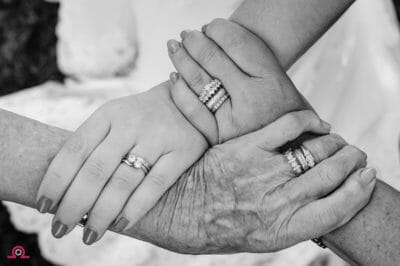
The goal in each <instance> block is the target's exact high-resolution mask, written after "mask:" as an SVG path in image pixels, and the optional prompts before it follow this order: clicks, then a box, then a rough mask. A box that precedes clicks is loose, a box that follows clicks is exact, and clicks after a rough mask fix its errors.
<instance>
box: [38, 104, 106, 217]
mask: <svg viewBox="0 0 400 266" xmlns="http://www.w3.org/2000/svg"><path fill="white" fill-rule="evenodd" d="M109 129H110V124H109V121H108V120H107V119H105V118H104V114H103V112H102V111H101V110H98V111H96V112H95V113H94V114H93V115H92V116H91V117H90V118H89V119H88V120H86V122H85V123H83V124H82V125H81V126H80V127H79V128H78V129H77V130H76V132H75V133H74V134H73V135H72V136H71V138H70V139H68V140H67V142H66V143H65V144H64V146H63V147H62V148H61V150H60V152H59V153H58V154H57V155H56V157H55V158H54V159H53V161H52V162H51V164H50V166H49V168H48V170H47V172H46V174H45V176H44V178H43V180H42V182H41V184H40V187H39V190H38V193H37V201H36V202H37V203H36V208H37V209H38V211H39V212H41V213H45V212H48V211H49V210H51V209H53V208H54V207H55V206H56V205H57V204H58V203H59V201H60V200H61V198H62V196H63V194H64V192H65V191H66V190H67V188H68V186H69V185H70V184H71V182H72V180H73V178H74V177H75V175H76V173H77V172H78V171H79V169H80V167H81V166H82V165H83V163H84V162H85V161H86V159H87V157H88V156H89V155H90V154H91V153H92V151H93V150H94V149H95V148H96V147H97V145H99V143H101V142H102V141H103V140H104V138H105V137H106V136H107V134H108V132H109Z"/></svg>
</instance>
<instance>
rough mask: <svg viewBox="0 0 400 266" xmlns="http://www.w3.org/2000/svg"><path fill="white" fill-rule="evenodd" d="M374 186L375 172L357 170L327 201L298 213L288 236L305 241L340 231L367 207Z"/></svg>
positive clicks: (291, 222)
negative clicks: (340, 228)
mask: <svg viewBox="0 0 400 266" xmlns="http://www.w3.org/2000/svg"><path fill="white" fill-rule="evenodd" d="M375 184H376V171H375V170H374V169H360V170H358V171H357V172H355V173H353V174H352V175H351V176H350V177H348V178H347V180H346V181H345V182H344V183H343V184H342V185H341V186H340V187H339V188H338V189H337V190H336V191H334V192H333V193H332V194H330V195H329V196H327V197H326V198H322V199H319V200H316V201H313V202H311V203H309V204H307V205H306V206H304V207H303V208H301V209H299V210H298V211H297V212H296V214H295V215H294V216H293V217H292V219H291V220H290V224H289V226H288V230H289V232H288V234H289V235H295V236H296V235H297V237H298V239H299V241H303V240H307V239H311V238H315V237H319V236H322V235H324V234H326V233H329V232H331V231H333V230H335V229H337V228H339V227H341V226H342V225H344V224H346V223H347V222H348V221H349V220H350V219H351V218H353V216H354V215H356V214H357V213H358V212H359V211H360V210H361V209H362V208H363V207H364V206H365V205H366V204H367V203H368V201H369V199H370V198H371V195H372V192H373V189H374V187H375ZM310 225H312V226H310Z"/></svg>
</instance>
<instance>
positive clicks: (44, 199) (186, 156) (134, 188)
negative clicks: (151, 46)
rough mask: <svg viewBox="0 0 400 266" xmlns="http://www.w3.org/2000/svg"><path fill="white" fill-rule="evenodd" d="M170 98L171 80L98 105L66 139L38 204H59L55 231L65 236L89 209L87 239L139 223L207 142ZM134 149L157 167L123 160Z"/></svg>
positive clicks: (45, 206)
mask: <svg viewBox="0 0 400 266" xmlns="http://www.w3.org/2000/svg"><path fill="white" fill-rule="evenodd" d="M207 147H208V144H207V141H206V140H205V139H204V137H203V136H202V135H201V134H200V133H199V132H198V131H197V130H196V129H195V128H194V127H193V126H192V125H191V124H190V123H189V122H187V120H186V119H185V117H184V116H183V115H182V114H181V113H180V112H179V110H178V109H177V108H176V106H175V105H174V102H173V101H172V99H171V97H170V91H169V84H161V85H160V86H158V87H156V88H153V89H152V90H150V91H148V92H145V93H142V94H138V95H135V96H130V97H125V98H121V99H117V100H113V101H111V102H109V103H106V104H105V105H103V106H102V107H100V108H99V109H98V110H97V111H96V112H95V113H94V114H93V115H92V116H91V117H90V118H89V119H88V120H87V121H86V122H85V123H84V124H83V125H81V126H80V127H79V129H78V130H77V131H76V132H75V133H74V134H73V136H72V137H71V138H70V139H69V140H68V141H67V142H66V143H65V145H64V147H63V148H62V149H61V150H60V152H59V153H58V155H57V156H56V157H55V158H54V160H53V161H52V163H51V165H50V167H49V169H48V170H47V173H46V175H45V177H44V179H43V181H42V183H41V185H40V188H39V191H38V195H37V208H38V210H39V211H40V212H47V211H49V210H50V209H51V208H54V207H55V206H56V205H59V206H58V210H57V213H56V215H55V217H54V220H53V228H52V232H53V235H54V236H55V237H58V238H59V237H62V236H63V235H65V234H67V233H68V232H70V231H71V230H72V229H73V228H74V226H75V225H76V224H78V223H79V221H80V220H81V218H82V217H83V216H84V215H85V214H86V213H89V219H88V221H87V223H86V227H85V231H84V238H83V240H84V242H85V243H86V244H91V243H93V242H95V241H97V240H98V239H100V238H101V237H102V235H103V234H104V232H105V231H106V230H107V229H108V228H109V227H110V225H112V224H113V225H114V229H116V230H117V231H122V230H124V229H125V228H128V227H131V226H132V225H134V224H135V223H136V222H137V221H138V220H139V219H140V218H141V217H142V216H144V215H145V214H146V213H147V211H149V210H150V209H151V208H152V207H153V205H155V204H156V202H157V201H158V199H159V198H160V197H161V196H162V195H163V194H164V193H165V192H166V190H167V189H168V188H169V187H170V186H171V185H172V184H173V183H174V182H175V181H176V180H177V178H178V177H179V176H180V175H181V174H182V173H183V172H184V171H185V170H186V169H187V168H189V167H190V166H191V165H192V164H193V163H194V162H195V161H196V160H197V159H198V158H199V157H200V156H201V155H202V154H203V153H204V151H205V150H206V149H207ZM128 153H132V154H134V155H136V156H139V157H141V158H143V159H145V160H146V161H147V162H148V163H150V165H152V169H151V170H150V172H149V173H148V174H147V175H146V176H145V172H144V171H142V169H136V168H134V167H130V166H128V165H127V164H125V163H121V161H122V159H123V158H124V156H125V155H126V154H128Z"/></svg>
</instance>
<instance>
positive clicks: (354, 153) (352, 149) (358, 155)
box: [345, 145, 367, 162]
mask: <svg viewBox="0 0 400 266" xmlns="http://www.w3.org/2000/svg"><path fill="white" fill-rule="evenodd" d="M345 151H347V153H348V154H349V155H350V156H351V157H352V158H354V159H356V160H357V161H362V162H363V161H366V160H367V154H366V153H365V152H363V151H362V150H360V149H359V148H357V147H356V146H353V145H347V146H346V147H345Z"/></svg>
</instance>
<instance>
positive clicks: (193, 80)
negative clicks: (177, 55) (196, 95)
mask: <svg viewBox="0 0 400 266" xmlns="http://www.w3.org/2000/svg"><path fill="white" fill-rule="evenodd" d="M188 83H189V85H190V86H191V87H192V88H202V87H203V86H204V85H205V84H206V80H205V77H204V76H203V75H202V74H201V73H200V72H199V71H193V72H192V73H191V75H190V77H189V78H188Z"/></svg>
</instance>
